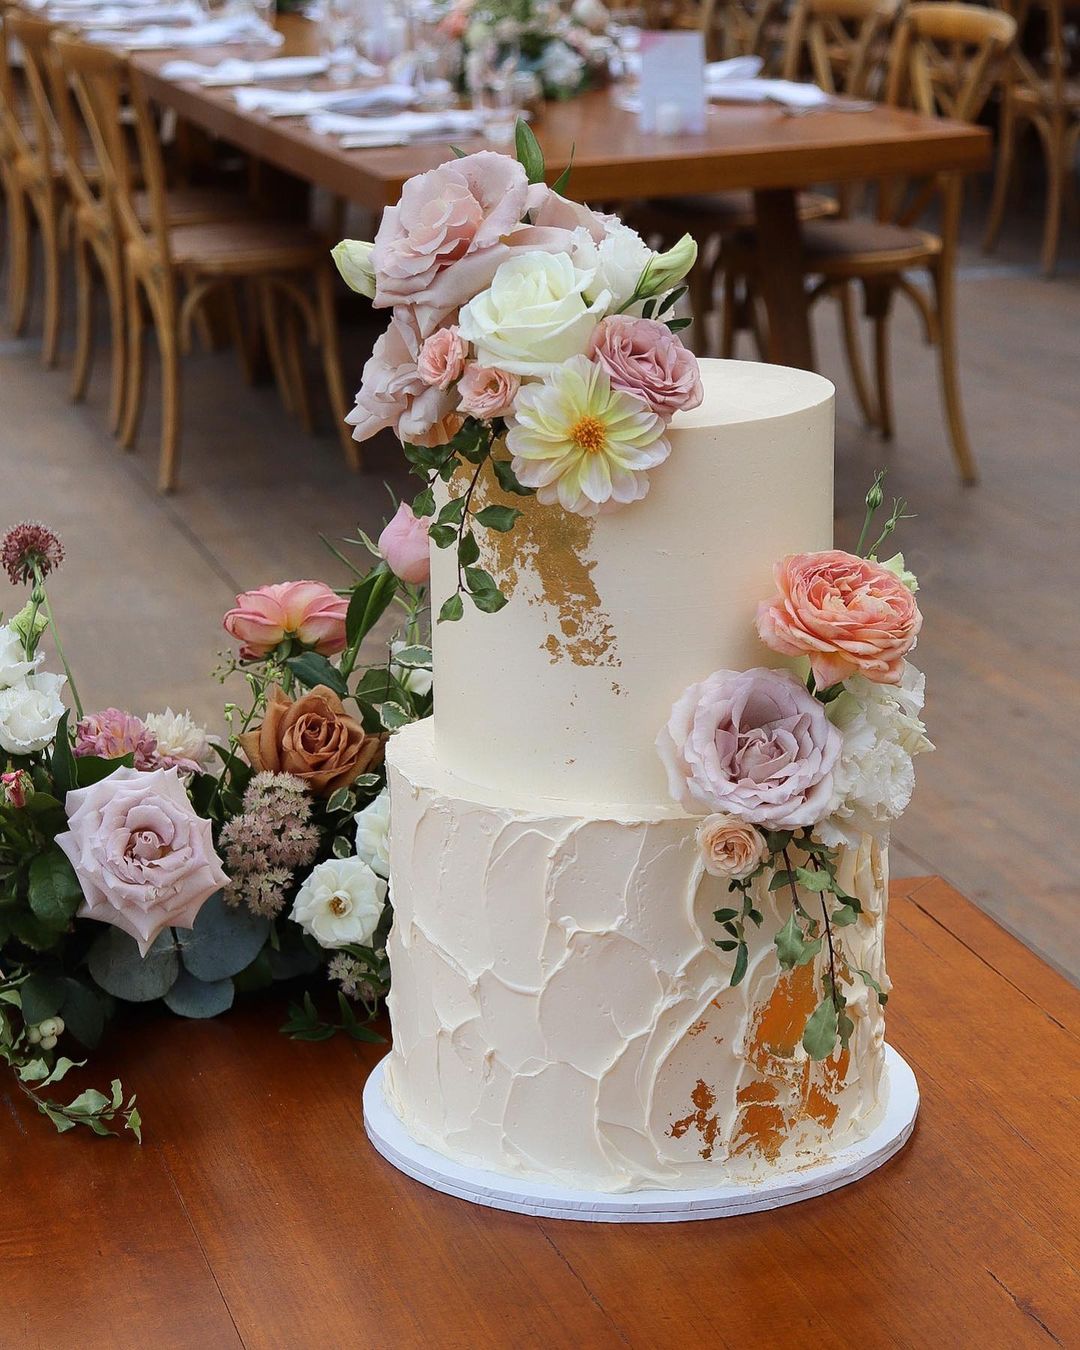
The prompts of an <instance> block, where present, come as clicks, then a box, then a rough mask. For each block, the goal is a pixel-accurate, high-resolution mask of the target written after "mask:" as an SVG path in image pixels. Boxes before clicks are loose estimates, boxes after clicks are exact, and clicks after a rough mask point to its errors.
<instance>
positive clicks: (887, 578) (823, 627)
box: [757, 549, 922, 689]
mask: <svg viewBox="0 0 1080 1350" xmlns="http://www.w3.org/2000/svg"><path fill="white" fill-rule="evenodd" d="M773 577H774V579H775V581H776V589H777V591H778V592H779V594H778V595H776V596H774V597H773V599H772V600H769V601H766V602H763V603H762V604H760V605H759V606H758V612H757V630H758V633H759V635H760V637H761V640H762V642H764V643H765V645H766V646H767V647H771V648H772V649H773V651H774V652H780V653H781V654H782V655H783V656H808V657H809V658H810V667H811V669H812V670H813V672H814V679H815V681H816V682H817V686H818V688H819V689H827V688H828V687H829V686H830V685H833V684H836V683H838V682H839V681H840V680H845V679H847V677H848V676H849V675H854V674H855V673H856V672H859V673H860V674H862V675H865V676H866V678H867V679H868V680H874V681H876V682H877V683H878V684H899V682H900V678H901V675H902V672H903V664H904V657H905V655H906V654H907V653H908V652H909V651H910V650H911V648H912V647H913V646H914V645H915V639H916V637H917V636H918V634H919V629H920V628H921V627H922V615H921V614H920V612H919V607H918V605H917V604H916V603H915V597H914V596H913V595H912V593H911V592H910V591H909V590H908V588H907V587H906V586H905V585H904V583H903V582H902V581H901V580H900V578H899V577H898V576H897V575H896V574H895V572H890V571H889V570H888V568H885V567H882V566H881V564H880V563H876V562H874V561H872V560H871V559H869V558H859V557H857V556H856V555H855V554H853V553H844V552H842V551H841V550H840V549H828V550H826V551H824V552H821V553H793V554H790V555H789V556H788V557H786V558H784V559H783V560H782V561H781V562H779V563H777V564H776V566H775V568H774V569H773Z"/></svg>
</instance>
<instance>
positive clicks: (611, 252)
mask: <svg viewBox="0 0 1080 1350" xmlns="http://www.w3.org/2000/svg"><path fill="white" fill-rule="evenodd" d="M575 236H576V238H575V242H574V247H573V251H572V253H571V257H572V258H573V260H574V262H575V264H576V265H577V266H578V267H580V268H581V269H582V270H583V271H584V270H586V269H588V270H590V271H592V272H594V273H595V277H594V280H593V281H592V283H591V284H590V286H589V287H588V288H587V289H586V291H585V298H586V300H593V299H595V298H596V296H598V295H599V294H600V292H601V291H605V290H606V291H608V292H609V293H610V295H611V299H610V301H609V302H608V303H609V308H612V309H619V308H620V307H621V306H622V305H624V304H625V303H626V301H627V300H629V299H630V297H631V296H632V295H633V294H634V291H635V289H636V288H637V284H638V282H639V281H640V280H641V274H642V272H644V270H645V268H646V266H647V265H648V263H649V262H651V261H652V259H653V258H654V257H655V254H654V253H653V251H652V249H651V248H650V247H649V246H648V244H646V242H645V240H644V239H642V237H641V235H640V234H638V232H637V230H632V229H631V228H630V226H629V225H624V224H623V223H622V221H621V220H615V219H609V220H606V221H605V223H604V237H603V239H602V240H601V241H600V243H599V244H598V243H596V241H595V240H594V239H593V237H592V236H591V235H590V234H589V232H588V230H586V229H578V230H576V231H575Z"/></svg>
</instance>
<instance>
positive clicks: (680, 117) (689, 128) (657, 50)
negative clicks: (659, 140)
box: [639, 33, 705, 136]
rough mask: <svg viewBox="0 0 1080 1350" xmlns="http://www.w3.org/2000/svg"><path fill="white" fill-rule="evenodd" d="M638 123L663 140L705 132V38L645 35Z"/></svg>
mask: <svg viewBox="0 0 1080 1350" xmlns="http://www.w3.org/2000/svg"><path fill="white" fill-rule="evenodd" d="M639 122H640V126H641V129H642V131H655V132H659V134H660V135H662V136H677V135H680V134H682V133H685V132H702V131H704V130H705V38H704V35H703V34H701V33H642V35H641V110H640V113H639Z"/></svg>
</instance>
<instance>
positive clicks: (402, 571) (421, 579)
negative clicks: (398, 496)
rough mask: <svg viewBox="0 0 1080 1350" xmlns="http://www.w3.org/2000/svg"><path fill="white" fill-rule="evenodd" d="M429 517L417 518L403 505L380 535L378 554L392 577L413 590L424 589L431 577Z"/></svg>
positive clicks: (410, 508)
mask: <svg viewBox="0 0 1080 1350" xmlns="http://www.w3.org/2000/svg"><path fill="white" fill-rule="evenodd" d="M430 523H431V520H430V518H429V517H428V516H417V515H415V514H414V512H413V509H412V507H411V506H410V505H409V504H408V502H402V503H401V505H400V506H399V507H398V509H397V511H396V512H395V513H394V517H393V519H392V520H391V521H390V522H389V524H387V525H386V527H385V528H384V529H383V532H382V534H380V535H379V552H380V553H381V554H382V556H383V557H384V558H385V559H386V565H387V566H388V567H389V568H390V571H391V572H393V574H394V576H396V577H398V578H399V579H400V580H401V581H408V582H410V583H411V584H412V585H414V586H426V585H427V583H428V580H429V579H430V577H431V558H430V552H429V551H430V547H431V545H430V542H429V540H428V525H430Z"/></svg>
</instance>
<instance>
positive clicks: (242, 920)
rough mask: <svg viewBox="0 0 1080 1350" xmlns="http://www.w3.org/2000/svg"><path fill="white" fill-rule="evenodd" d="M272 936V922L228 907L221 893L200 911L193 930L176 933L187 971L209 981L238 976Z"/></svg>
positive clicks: (238, 907) (249, 912) (233, 907)
mask: <svg viewBox="0 0 1080 1350" xmlns="http://www.w3.org/2000/svg"><path fill="white" fill-rule="evenodd" d="M269 936H270V921H269V919H265V918H262V917H260V916H259V915H257V914H252V913H251V911H250V910H248V909H245V908H244V907H243V906H242V905H236V906H232V905H227V904H226V903H225V897H224V895H223V894H222V893H221V891H218V892H217V893H216V894H215V895H212V896H211V897H210V899H209V900H207V902H206V904H204V905H203V907H202V909H200V910H199V912H198V914H197V915H196V917H195V923H194V926H193V927H192V928H178V929H177V930H176V940H177V943H178V944H179V948H180V960H181V961H182V962H183V963H184V968H185V970H187V971H188V972H189V974H191V975H194V976H195V977H196V979H199V980H206V981H210V982H213V981H215V980H225V979H228V977H229V976H230V975H237V974H239V973H240V971H242V970H243V969H244V968H245V966H249V965H250V964H251V962H252V961H254V959H255V957H256V956H258V954H259V952H260V950H261V949H262V947H263V944H264V943H265V942H266V940H267V938H268V937H269Z"/></svg>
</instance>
